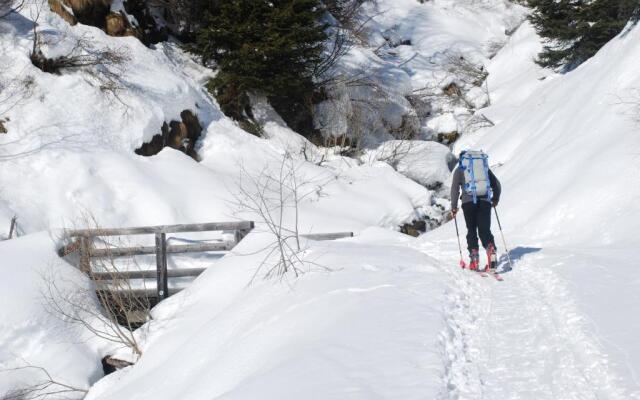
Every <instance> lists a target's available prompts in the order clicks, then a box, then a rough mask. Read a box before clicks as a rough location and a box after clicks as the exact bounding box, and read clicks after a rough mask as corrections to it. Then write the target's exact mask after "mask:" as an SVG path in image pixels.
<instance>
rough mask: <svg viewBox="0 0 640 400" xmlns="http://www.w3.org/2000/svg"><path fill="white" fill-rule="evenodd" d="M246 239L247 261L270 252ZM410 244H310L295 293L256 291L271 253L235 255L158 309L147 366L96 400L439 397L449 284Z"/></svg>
mask: <svg viewBox="0 0 640 400" xmlns="http://www.w3.org/2000/svg"><path fill="white" fill-rule="evenodd" d="M258 236H259V235H258ZM248 239H250V240H248V241H247V242H246V244H244V245H243V246H241V248H239V249H238V250H237V251H238V252H242V253H250V252H252V251H253V250H255V249H257V248H259V247H261V245H260V243H261V240H263V239H261V238H259V237H255V236H254V237H253V239H251V237H250V238H248ZM412 242H415V239H411V238H407V237H406V236H404V235H401V234H396V233H392V232H389V231H386V230H381V229H368V230H366V231H364V232H363V233H362V235H361V236H359V237H357V238H354V239H351V240H344V241H338V242H333V243H309V246H310V247H309V249H308V250H307V252H306V254H305V258H306V259H309V260H313V264H309V266H308V267H309V268H310V272H309V273H307V274H306V275H304V276H303V277H302V278H300V279H298V280H296V281H295V282H290V285H283V284H277V283H273V282H264V281H256V282H255V283H254V284H253V285H251V286H249V287H247V281H248V280H249V279H250V278H251V276H252V275H253V274H254V273H255V265H256V263H257V262H259V260H260V259H261V257H262V254H257V255H253V256H238V257H227V258H225V259H223V260H222V261H221V262H220V263H218V264H217V265H216V267H215V268H212V269H209V270H207V271H206V272H205V274H203V275H202V276H201V277H200V278H199V279H198V280H197V281H196V282H195V284H194V285H193V286H191V287H190V288H189V289H187V290H186V291H185V292H182V293H180V294H179V295H177V296H174V297H172V298H170V299H169V300H168V301H166V302H164V303H163V304H162V305H161V306H160V307H158V308H157V309H156V310H154V317H155V318H157V319H158V320H159V321H160V322H158V324H162V325H163V326H162V328H161V329H159V330H158V331H157V335H156V336H154V335H153V333H152V334H151V337H150V339H149V341H148V348H146V349H145V355H144V357H143V358H142V359H141V361H140V362H139V363H138V364H137V365H136V366H135V368H133V369H131V370H128V371H124V372H123V373H121V374H120V375H119V376H118V377H116V378H113V379H118V382H117V385H112V386H109V385H107V384H104V385H103V384H100V385H97V386H96V387H95V390H92V392H91V393H90V395H89V397H88V398H87V399H92V400H94V399H104V400H106V399H122V398H131V397H136V398H139V399H156V400H161V399H176V398H194V399H196V398H197V399H199V398H209V399H255V398H265V399H276V398H278V399H299V398H301V397H303V398H316V399H371V398H396V397H400V398H403V399H414V398H415V399H418V398H424V397H425V396H426V397H428V398H435V397H436V396H437V395H438V394H439V392H440V391H441V389H442V388H441V386H440V384H439V382H438V381H437V380H434V379H429V378H428V377H436V376H440V375H442V374H443V373H444V371H443V368H444V366H443V364H442V360H441V353H440V350H439V349H440V344H439V339H438V333H439V331H440V330H441V329H442V328H443V326H442V324H443V320H442V314H441V301H442V293H443V291H444V276H443V275H442V273H441V272H440V271H439V269H438V268H437V267H436V265H435V264H434V262H433V260H432V259H431V258H430V257H428V256H426V255H424V254H423V253H420V252H417V251H415V250H411V249H410V247H409V246H410V245H411V243H412ZM243 243H244V242H243ZM326 268H329V269H331V270H332V272H327V271H325V269H326ZM151 329H152V332H153V323H152V325H151ZM416 349H420V351H416Z"/></svg>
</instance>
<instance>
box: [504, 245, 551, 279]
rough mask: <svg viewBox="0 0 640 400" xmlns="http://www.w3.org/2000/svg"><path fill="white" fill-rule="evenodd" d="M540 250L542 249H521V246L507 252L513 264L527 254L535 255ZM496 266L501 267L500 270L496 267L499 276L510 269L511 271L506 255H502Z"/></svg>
mask: <svg viewBox="0 0 640 400" xmlns="http://www.w3.org/2000/svg"><path fill="white" fill-rule="evenodd" d="M540 250H542V248H540V247H522V246H518V247H516V248H514V249H511V250H509V257H511V262H512V263H513V264H515V263H517V262H518V261H520V260H521V259H522V258H523V257H524V256H526V255H527V254H532V253H537V252H539V251H540ZM498 265H499V266H502V268H500V267H498V270H499V271H500V273H501V274H504V273H507V272H510V271H511V269H512V268H511V267H510V266H509V259H508V258H507V255H506V254H503V255H502V257H500V260H498Z"/></svg>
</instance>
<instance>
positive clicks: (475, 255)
mask: <svg viewBox="0 0 640 400" xmlns="http://www.w3.org/2000/svg"><path fill="white" fill-rule="evenodd" d="M459 160H460V161H459V163H458V167H457V168H456V170H455V171H454V173H453V181H452V183H451V216H452V217H453V218H455V217H456V214H457V213H458V199H460V200H461V202H462V211H463V213H464V220H465V223H466V225H467V248H468V250H469V259H470V263H469V269H471V270H478V269H479V264H480V255H479V247H478V236H480V241H481V242H482V246H483V247H484V248H485V250H486V251H487V267H488V268H489V269H490V270H491V271H493V272H495V268H496V265H497V256H496V245H495V241H494V238H493V234H492V233H491V207H492V206H493V207H496V206H497V205H498V202H499V201H500V194H501V192H502V186H501V185H500V181H499V180H498V178H496V176H495V175H494V174H493V172H492V171H491V169H489V164H488V157H487V156H486V155H485V154H484V153H482V152H478V151H462V152H461V153H460V159H459ZM460 189H462V192H461V190H460ZM461 193H462V194H461Z"/></svg>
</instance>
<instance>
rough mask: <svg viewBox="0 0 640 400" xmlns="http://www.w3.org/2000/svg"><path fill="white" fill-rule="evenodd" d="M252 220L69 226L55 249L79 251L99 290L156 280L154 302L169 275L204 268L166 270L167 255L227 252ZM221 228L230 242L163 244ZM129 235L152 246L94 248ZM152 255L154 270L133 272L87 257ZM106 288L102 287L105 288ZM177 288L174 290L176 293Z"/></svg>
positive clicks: (164, 293)
mask: <svg viewBox="0 0 640 400" xmlns="http://www.w3.org/2000/svg"><path fill="white" fill-rule="evenodd" d="M253 228H254V223H253V221H239V222H211V223H204V224H180V225H158V226H142V227H131V228H95V229H72V230H66V231H65V232H64V234H65V236H66V237H68V238H71V239H72V240H73V241H72V243H70V244H68V245H66V246H63V247H62V248H60V249H59V250H58V254H59V255H60V256H61V257H64V256H66V255H68V254H72V253H76V252H77V253H78V254H79V267H80V269H81V270H82V271H84V272H86V273H87V274H88V275H90V276H91V277H92V278H93V279H94V281H96V282H99V286H100V287H99V288H98V289H99V290H100V289H102V288H106V287H108V285H106V284H105V283H104V282H108V281H110V280H114V279H128V280H131V279H153V278H155V279H156V294H157V301H161V300H162V299H165V298H167V297H169V294H170V293H169V278H178V277H197V276H198V275H200V274H201V273H202V272H204V270H205V268H188V269H176V270H167V254H177V253H194V252H206V251H230V250H232V249H233V248H234V247H235V246H236V245H237V244H238V243H239V242H240V241H241V240H242V239H243V238H244V237H245V236H246V235H247V234H248V233H249V232H250V231H251V230H252V229H253ZM208 231H223V232H233V237H234V240H233V241H227V242H223V241H219V242H213V243H190V244H179V245H173V244H172V245H167V234H169V233H187V232H208ZM131 235H154V236H155V246H131V247H106V248H96V247H95V243H94V242H95V239H96V238H98V237H109V236H131ZM300 236H301V237H304V238H307V239H310V240H334V239H340V238H347V237H352V236H353V232H338V233H313V234H306V235H300ZM150 254H155V258H156V269H155V270H137V271H94V270H92V268H91V260H92V259H96V258H109V259H114V258H119V257H133V256H138V255H150ZM105 290H106V289H105ZM138 291H139V292H140V293H143V292H144V293H146V294H147V295H149V294H150V292H151V291H150V290H146V289H143V290H138ZM177 291H179V290H175V291H174V293H175V292H177Z"/></svg>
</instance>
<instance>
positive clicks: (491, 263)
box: [485, 243, 498, 273]
mask: <svg viewBox="0 0 640 400" xmlns="http://www.w3.org/2000/svg"><path fill="white" fill-rule="evenodd" d="M497 267H498V256H497V255H496V247H495V246H494V245H493V243H491V244H490V245H489V247H487V266H486V268H485V271H488V272H493V273H495V272H496V268H497Z"/></svg>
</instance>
